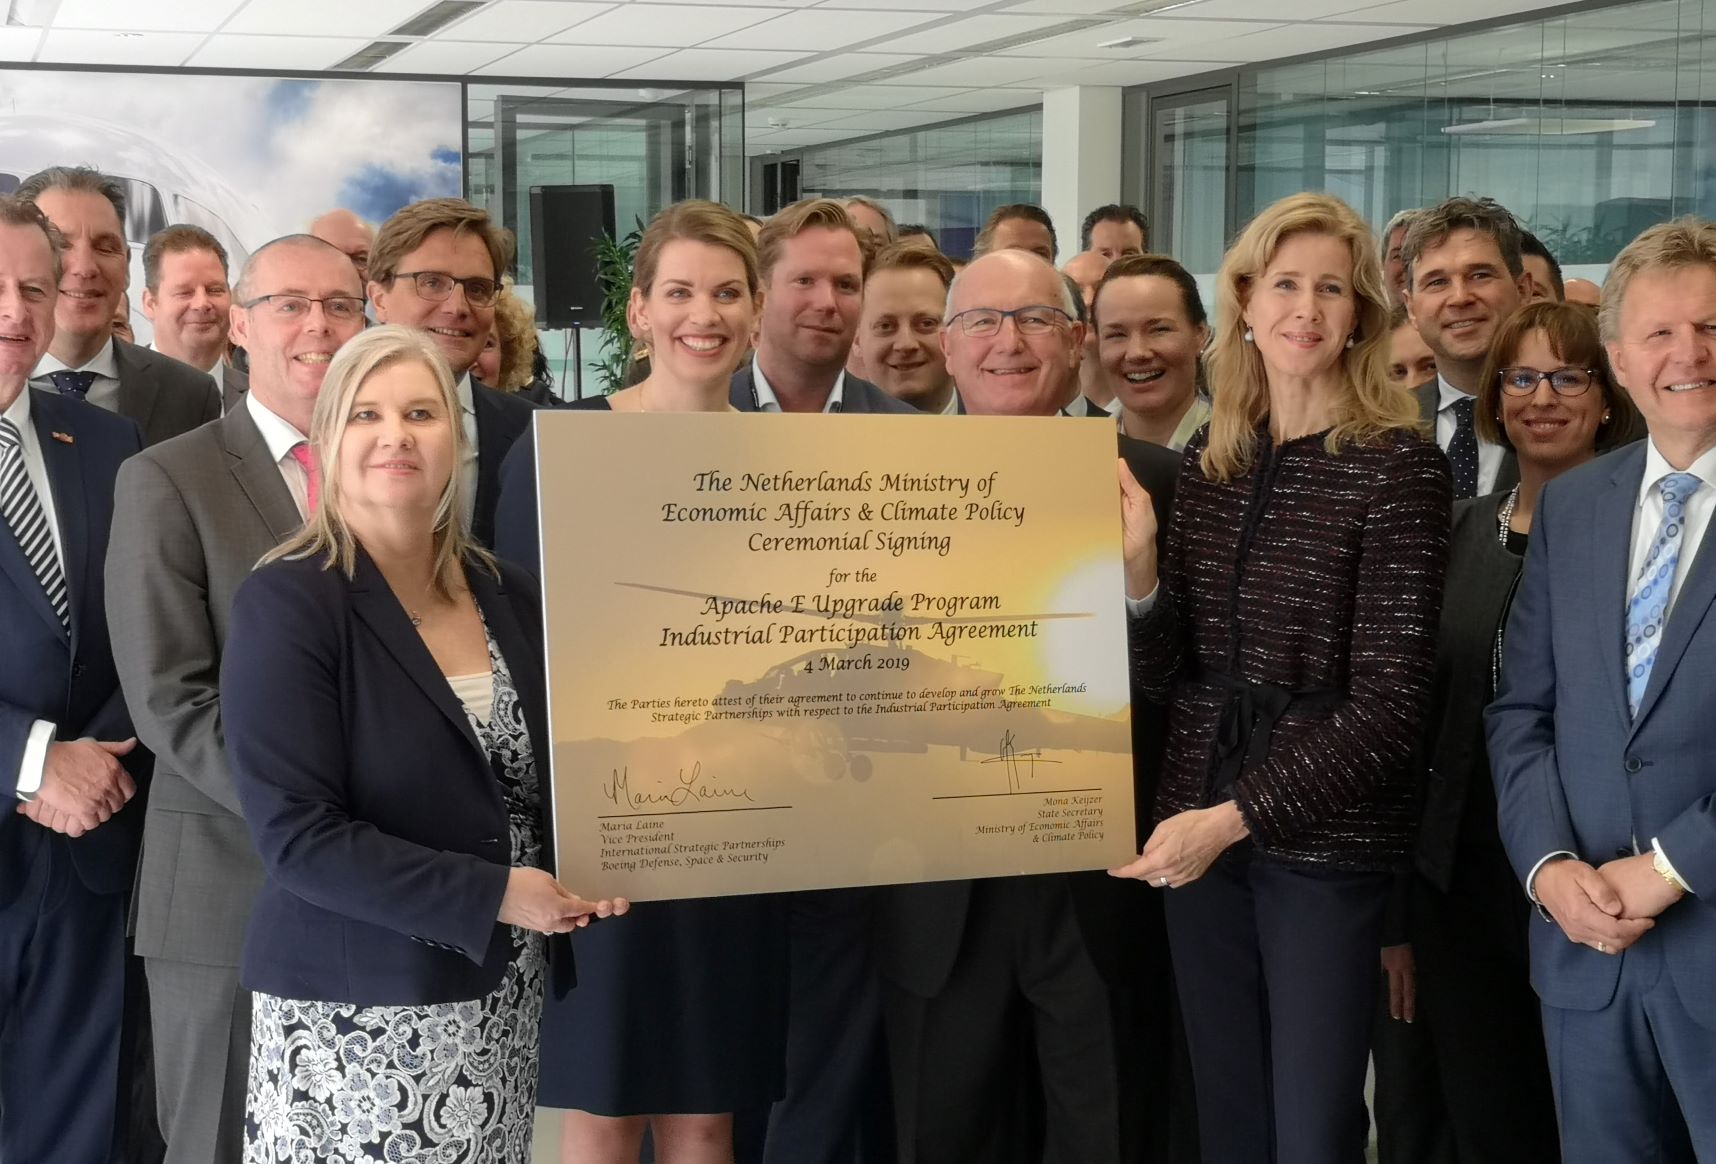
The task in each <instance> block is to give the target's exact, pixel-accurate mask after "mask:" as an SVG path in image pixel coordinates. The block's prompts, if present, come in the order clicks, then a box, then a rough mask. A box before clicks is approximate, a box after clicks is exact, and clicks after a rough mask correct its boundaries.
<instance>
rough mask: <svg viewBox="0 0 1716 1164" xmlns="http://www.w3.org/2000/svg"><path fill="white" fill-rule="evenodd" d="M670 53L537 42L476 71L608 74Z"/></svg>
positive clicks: (539, 74) (499, 74)
mask: <svg viewBox="0 0 1716 1164" xmlns="http://www.w3.org/2000/svg"><path fill="white" fill-rule="evenodd" d="M666 55H667V54H666V53H664V52H663V51H662V50H661V49H658V48H612V47H609V46H607V45H591V46H589V47H588V48H586V47H585V46H583V45H571V44H533V45H527V46H526V47H524V48H521V49H519V50H518V51H517V52H515V53H510V54H508V55H507V56H504V57H502V58H500V59H499V60H498V61H494V62H492V63H490V64H487V65H484V66H483V67H482V68H480V69H478V70H476V71H477V72H478V73H480V74H482V75H484V76H490V77H555V78H561V77H606V76H609V75H611V74H613V73H617V72H619V71H620V70H621V69H629V68H631V67H632V66H633V65H641V64H643V63H644V62H645V61H653V60H655V59H656V58H657V57H661V56H666Z"/></svg>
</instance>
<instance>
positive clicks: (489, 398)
mask: <svg viewBox="0 0 1716 1164" xmlns="http://www.w3.org/2000/svg"><path fill="white" fill-rule="evenodd" d="M471 410H472V411H473V412H474V413H475V414H476V418H477V496H476V500H475V502H474V504H473V506H472V509H471V537H472V538H473V539H474V540H475V541H476V542H477V544H478V545H481V546H492V545H494V538H495V506H496V505H497V504H498V503H499V501H500V492H501V477H500V472H501V462H502V461H504V460H505V459H506V455H507V453H508V451H509V450H511V448H512V446H513V444H514V443H515V442H516V441H517V440H518V438H519V437H521V436H524V435H525V434H526V433H528V432H529V431H530V417H531V414H532V413H534V412H535V411H536V405H534V404H532V403H531V402H530V401H529V400H526V399H525V398H524V397H522V396H519V395H517V394H516V393H511V392H501V391H499V390H497V389H494V388H490V387H489V386H488V385H486V384H482V383H479V382H478V381H476V380H472V381H471Z"/></svg>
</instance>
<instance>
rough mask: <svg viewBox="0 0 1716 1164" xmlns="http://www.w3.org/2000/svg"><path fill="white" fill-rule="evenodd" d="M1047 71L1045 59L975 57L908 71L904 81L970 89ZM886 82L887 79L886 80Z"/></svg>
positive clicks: (901, 82) (903, 83) (1019, 79)
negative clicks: (1043, 60)
mask: <svg viewBox="0 0 1716 1164" xmlns="http://www.w3.org/2000/svg"><path fill="white" fill-rule="evenodd" d="M1042 71H1043V62H1041V61H1031V60H1026V59H1025V58H1023V57H973V58H971V59H970V60H965V61H953V62H950V63H949V64H945V65H935V66H933V67H931V68H928V69H921V70H919V71H917V72H913V73H907V74H906V75H904V76H902V77H897V78H895V80H897V81H898V82H899V83H900V84H902V85H938V86H964V87H966V88H970V89H978V88H986V87H988V88H994V87H1000V86H1003V85H1017V84H1018V83H1019V82H1021V81H1024V80H1026V79H1027V78H1029V77H1034V76H1036V75H1037V74H1038V73H1040V72H1042ZM883 83H884V84H886V83H887V82H883Z"/></svg>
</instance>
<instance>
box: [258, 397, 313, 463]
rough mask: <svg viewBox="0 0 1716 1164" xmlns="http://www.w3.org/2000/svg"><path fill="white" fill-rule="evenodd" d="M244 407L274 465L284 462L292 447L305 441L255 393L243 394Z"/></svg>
mask: <svg viewBox="0 0 1716 1164" xmlns="http://www.w3.org/2000/svg"><path fill="white" fill-rule="evenodd" d="M244 406H245V407H246V408H248V409H249V410H250V419H251V420H254V421H255V422H256V427H257V429H258V430H259V431H260V432H261V433H262V442H263V443H264V444H266V445H267V446H268V455H269V456H271V457H273V458H274V460H275V462H276V463H278V462H280V461H283V460H285V459H286V458H287V457H288V456H289V455H291V452H292V448H293V446H294V445H296V444H298V442H300V441H302V440H304V439H305V437H304V434H303V433H301V432H299V431H298V430H297V429H295V428H293V427H292V426H291V424H289V423H288V422H286V421H285V420H282V419H281V418H280V416H279V414H277V413H275V412H273V411H272V410H270V409H269V407H268V406H267V405H266V404H264V403H262V401H260V400H258V399H257V398H256V393H254V392H246V393H245V394H244Z"/></svg>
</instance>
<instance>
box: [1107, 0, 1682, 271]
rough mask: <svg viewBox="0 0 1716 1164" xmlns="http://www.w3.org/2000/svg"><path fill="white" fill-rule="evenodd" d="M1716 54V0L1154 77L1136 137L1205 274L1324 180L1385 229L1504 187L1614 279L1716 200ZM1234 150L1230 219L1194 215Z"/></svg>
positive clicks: (1639, 6)
mask: <svg viewBox="0 0 1716 1164" xmlns="http://www.w3.org/2000/svg"><path fill="white" fill-rule="evenodd" d="M1713 67H1716V0H1645V2H1642V3H1631V4H1622V5H1615V6H1612V7H1607V8H1600V9H1594V10H1588V11H1581V12H1574V13H1570V14H1567V15H1562V16H1557V17H1553V18H1550V19H1538V20H1530V21H1523V22H1517V23H1511V24H1506V25H1501V26H1496V27H1488V28H1483V29H1478V30H1475V31H1472V32H1469V33H1464V34H1461V35H1457V36H1443V37H1437V38H1428V39H1418V40H1415V41H1406V42H1399V43H1394V44H1390V45H1385V46H1383V47H1379V48H1375V49H1371V50H1368V51H1364V52H1354V53H1345V54H1341V55H1336V56H1328V57H1324V58H1321V59H1314V60H1307V61H1301V62H1289V63H1285V64H1281V65H1276V66H1265V67H1260V68H1255V69H1243V70H1237V71H1235V72H1233V73H1229V74H1225V75H1221V76H1218V77H1206V78H1204V79H1202V80H1201V81H1200V82H1195V83H1187V84H1183V85H1179V86H1171V85H1168V84H1166V83H1165V84H1163V85H1159V86H1152V87H1150V88H1149V89H1147V90H1146V91H1145V92H1146V95H1147V102H1143V103H1140V102H1133V103H1131V104H1130V105H1129V108H1136V107H1137V106H1139V105H1140V104H1142V105H1144V107H1145V108H1146V109H1147V110H1148V112H1147V113H1146V114H1145V116H1146V117H1147V118H1148V121H1147V123H1139V122H1138V118H1137V117H1134V118H1133V122H1134V124H1132V125H1130V126H1129V130H1128V135H1127V137H1128V146H1129V148H1131V149H1137V148H1139V147H1143V150H1144V152H1145V154H1146V156H1145V159H1144V161H1143V165H1142V167H1141V168H1140V169H1138V170H1135V171H1134V173H1138V174H1142V175H1144V185H1143V187H1142V192H1147V193H1148V196H1149V199H1150V205H1151V208H1152V209H1153V210H1154V211H1155V213H1154V215H1153V219H1154V221H1155V222H1157V223H1159V224H1160V226H1159V227H1158V230H1159V231H1160V232H1161V233H1159V234H1158V235H1157V237H1159V238H1160V239H1161V241H1162V243H1163V244H1164V245H1166V246H1168V247H1169V248H1170V249H1172V250H1173V251H1174V253H1176V254H1179V255H1181V256H1182V257H1183V258H1185V259H1186V260H1187V261H1188V262H1189V263H1190V264H1191V265H1192V266H1193V269H1194V270H1197V271H1199V272H1200V273H1205V274H1207V273H1210V272H1213V271H1214V269H1215V263H1216V262H1218V261H1219V258H1220V254H1221V248H1222V245H1223V244H1224V243H1225V241H1226V239H1228V238H1229V237H1231V236H1232V234H1233V232H1234V231H1235V230H1237V229H1238V227H1239V226H1241V225H1243V224H1244V223H1245V222H1246V221H1247V220H1248V219H1249V218H1250V217H1251V216H1252V215H1253V214H1255V213H1256V212H1257V211H1258V210H1260V209H1261V208H1263V207H1265V206H1267V205H1269V203H1271V202H1273V201H1274V200H1276V199H1277V198H1280V197H1282V196H1284V195H1287V194H1290V193H1295V192H1298V191H1301V190H1326V191H1328V192H1330V193H1333V194H1336V195H1339V196H1340V197H1341V198H1343V199H1345V200H1346V201H1348V202H1350V203H1351V204H1352V205H1353V206H1355V207H1356V208H1358V209H1359V210H1360V211H1361V212H1362V213H1363V214H1364V215H1365V216H1366V217H1367V218H1368V219H1369V220H1370V221H1371V222H1373V223H1375V224H1377V225H1378V226H1380V225H1381V224H1382V223H1384V222H1386V221H1387V220H1388V218H1389V216H1390V215H1392V214H1393V213H1394V212H1395V211H1397V210H1401V209H1405V208H1408V207H1413V206H1423V205H1427V204H1430V203H1434V202H1436V201H1439V200H1441V199H1443V198H1446V197H1449V196H1451V195H1453V194H1481V195H1488V196H1491V197H1493V198H1495V199H1497V200H1498V201H1500V202H1501V203H1502V204H1503V205H1505V206H1507V207H1508V208H1509V209H1510V210H1512V211H1513V212H1514V213H1515V214H1516V215H1518V216H1519V218H1520V219H1521V220H1522V221H1523V222H1525V223H1526V224H1527V225H1528V226H1529V228H1530V229H1531V230H1532V231H1533V232H1534V233H1536V234H1537V236H1538V237H1539V238H1541V239H1542V240H1543V242H1544V243H1545V245H1547V246H1548V247H1549V249H1550V250H1551V251H1552V252H1554V253H1555V254H1556V255H1557V257H1559V258H1560V259H1561V261H1562V262H1563V264H1565V265H1567V266H1570V267H1572V268H1573V270H1572V272H1571V273H1573V274H1588V275H1592V276H1595V277H1598V278H1600V277H1601V274H1602V272H1603V270H1604V269H1605V268H1606V267H1607V264H1608V263H1609V261H1610V260H1611V259H1613V258H1614V256H1615V254H1616V252H1617V251H1618V250H1619V249H1620V248H1621V247H1622V246H1624V245H1625V244H1626V243H1627V242H1628V241H1629V240H1630V239H1632V238H1633V237H1634V236H1635V235H1636V234H1637V233H1638V232H1639V231H1640V230H1642V229H1643V228H1644V227H1646V226H1649V225H1651V224H1652V223H1656V222H1661V221H1663V220H1664V219H1666V218H1670V217H1672V216H1674V215H1677V214H1686V213H1698V214H1706V215H1709V214H1712V213H1716V119H1713V117H1712V112H1713V109H1716V72H1712V71H1711V70H1712V68H1713ZM1707 76H1709V77H1710V78H1711V81H1710V83H1711V86H1712V91H1711V93H1710V94H1708V95H1707V94H1705V93H1704V92H1703V88H1704V84H1705V78H1706V77H1707ZM1188 90H1193V91H1192V92H1187V91H1188ZM1164 109H1165V110H1167V111H1168V112H1165V113H1160V115H1159V111H1162V110H1164ZM1146 124H1147V126H1148V128H1147V129H1146V127H1145V126H1146ZM1200 139H1202V140H1204V141H1205V142H1206V145H1205V147H1204V148H1202V149H1199V148H1196V147H1195V143H1196V142H1197V141H1199V140H1200ZM1224 139H1225V144H1226V146H1227V148H1228V152H1227V153H1226V154H1225V155H1223V154H1222V151H1221V150H1219V149H1218V148H1217V146H1216V142H1219V141H1223V140H1224ZM1133 163H1134V165H1137V164H1138V159H1137V158H1136V157H1134V158H1133ZM1221 164H1226V165H1227V167H1228V170H1227V174H1226V175H1225V180H1226V182H1227V183H1228V184H1229V185H1230V187H1231V191H1232V194H1231V197H1230V198H1228V200H1227V210H1226V214H1225V215H1224V216H1223V217H1222V220H1221V221H1220V222H1213V221H1211V220H1210V216H1209V215H1198V214H1196V213H1192V212H1187V211H1182V210H1181V207H1183V206H1185V205H1187V202H1188V200H1190V201H1191V204H1192V205H1196V204H1197V200H1198V199H1202V198H1214V197H1215V196H1216V195H1215V194H1213V193H1212V191H1216V190H1219V188H1220V185H1221V181H1220V179H1219V178H1218V176H1217V175H1215V174H1213V173H1212V170H1214V169H1216V168H1218V167H1219V166H1220V165H1221Z"/></svg>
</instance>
